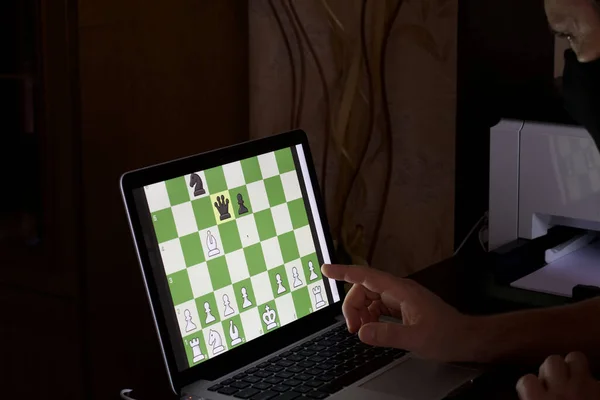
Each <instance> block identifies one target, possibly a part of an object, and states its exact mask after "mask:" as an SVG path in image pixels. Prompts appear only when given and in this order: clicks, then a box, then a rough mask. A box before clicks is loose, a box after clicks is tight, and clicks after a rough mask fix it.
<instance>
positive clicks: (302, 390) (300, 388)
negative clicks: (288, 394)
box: [292, 386, 313, 393]
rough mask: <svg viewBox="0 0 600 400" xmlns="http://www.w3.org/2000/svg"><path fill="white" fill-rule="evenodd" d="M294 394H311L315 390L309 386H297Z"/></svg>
mask: <svg viewBox="0 0 600 400" xmlns="http://www.w3.org/2000/svg"><path fill="white" fill-rule="evenodd" d="M292 390H293V391H294V392H298V393H308V392H311V391H312V390H313V388H311V387H308V386H297V387H295V388H293V389H292Z"/></svg>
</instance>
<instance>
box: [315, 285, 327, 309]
mask: <svg viewBox="0 0 600 400" xmlns="http://www.w3.org/2000/svg"><path fill="white" fill-rule="evenodd" d="M312 292H313V294H314V295H315V308H316V309H317V310H318V309H319V308H321V307H323V306H324V305H325V302H324V301H323V294H322V293H321V286H315V287H314V288H313V290H312Z"/></svg>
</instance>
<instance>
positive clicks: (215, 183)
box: [204, 166, 227, 193]
mask: <svg viewBox="0 0 600 400" xmlns="http://www.w3.org/2000/svg"><path fill="white" fill-rule="evenodd" d="M204 176H205V177H206V186H208V191H209V192H210V193H219V192H224V191H225V190H227V181H226V180H225V173H223V167H220V166H219V167H215V168H211V169H209V170H206V171H204Z"/></svg>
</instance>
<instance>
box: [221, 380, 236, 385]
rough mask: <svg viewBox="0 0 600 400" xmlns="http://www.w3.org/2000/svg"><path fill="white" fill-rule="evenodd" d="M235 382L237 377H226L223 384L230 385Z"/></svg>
mask: <svg viewBox="0 0 600 400" xmlns="http://www.w3.org/2000/svg"><path fill="white" fill-rule="evenodd" d="M233 382H235V379H225V380H224V381H223V382H221V385H223V386H228V385H231V384H232V383H233Z"/></svg>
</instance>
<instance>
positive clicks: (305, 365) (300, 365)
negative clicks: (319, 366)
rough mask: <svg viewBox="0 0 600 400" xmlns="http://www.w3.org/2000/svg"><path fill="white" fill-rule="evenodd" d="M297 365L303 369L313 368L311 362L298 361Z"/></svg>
mask: <svg viewBox="0 0 600 400" xmlns="http://www.w3.org/2000/svg"><path fill="white" fill-rule="evenodd" d="M297 365H298V366H299V367H303V368H311V367H314V365H315V363H314V362H312V361H300V362H299V363H298V364H297Z"/></svg>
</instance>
